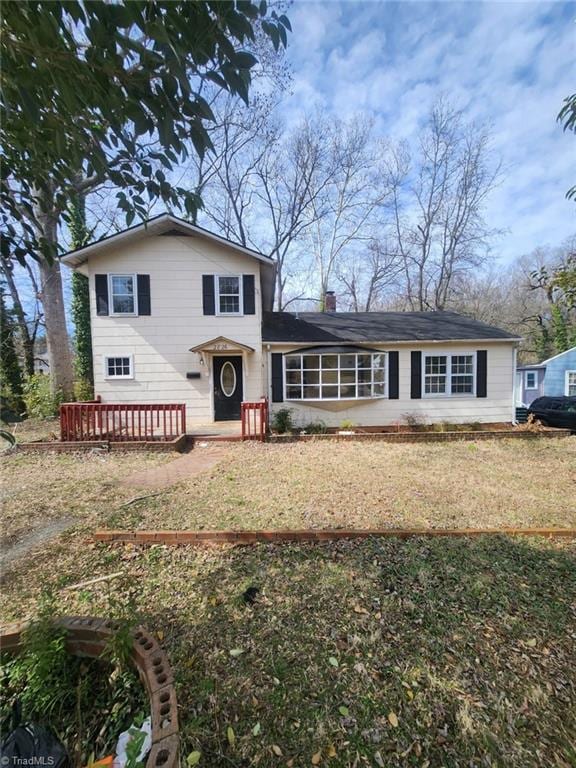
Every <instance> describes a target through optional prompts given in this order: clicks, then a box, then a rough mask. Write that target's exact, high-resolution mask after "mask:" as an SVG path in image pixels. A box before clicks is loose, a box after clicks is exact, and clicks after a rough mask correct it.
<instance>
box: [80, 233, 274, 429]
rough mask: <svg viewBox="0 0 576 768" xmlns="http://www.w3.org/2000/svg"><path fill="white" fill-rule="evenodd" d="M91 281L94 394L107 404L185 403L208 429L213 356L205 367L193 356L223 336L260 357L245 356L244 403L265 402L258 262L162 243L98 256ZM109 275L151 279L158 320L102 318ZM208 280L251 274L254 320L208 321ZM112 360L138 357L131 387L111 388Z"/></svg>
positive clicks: (181, 241)
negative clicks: (97, 278) (98, 290)
mask: <svg viewBox="0 0 576 768" xmlns="http://www.w3.org/2000/svg"><path fill="white" fill-rule="evenodd" d="M87 273H88V276H89V278H90V302H91V313H92V343H93V350H94V377H95V391H96V393H97V394H99V395H101V397H102V400H103V401H104V402H118V403H121V402H136V403H139V402H140V403H163V402H164V403H165V402H173V403H176V402H179V403H180V402H182V403H185V404H186V407H187V416H188V422H189V424H190V425H194V424H202V423H203V424H205V423H207V422H210V421H211V420H212V393H211V365H210V364H209V363H210V356H209V355H206V362H207V363H208V364H207V365H204V366H202V365H201V364H200V356H199V355H197V354H194V353H192V352H189V351H188V350H189V349H190V348H191V347H195V346H196V345H198V344H201V343H203V342H205V341H208V340H209V339H212V338H215V337H217V336H225V337H227V338H229V339H232V340H233V341H236V342H239V343H241V344H244V345H246V346H249V347H252V348H253V349H254V350H255V351H254V352H253V353H247V354H245V356H244V399H245V400H252V399H256V400H257V399H260V397H261V396H262V395H263V394H264V389H263V380H264V379H263V375H262V345H261V330H260V328H261V311H262V308H261V305H262V301H261V292H260V265H259V262H258V261H257V260H256V259H252V258H250V257H249V256H243V255H240V254H236V253H234V252H232V251H230V250H229V249H228V248H226V247H225V246H221V245H217V244H214V243H210V242H207V241H206V240H204V239H202V238H196V237H179V236H172V235H170V236H166V235H165V236H157V235H156V236H150V237H145V238H142V239H141V240H139V241H138V242H132V243H131V244H127V245H119V246H117V247H115V248H114V249H112V248H111V249H110V251H108V252H106V253H102V254H100V255H97V256H93V257H92V258H91V259H90V261H89V266H88V270H87ZM108 273H139V274H148V275H150V295H151V307H152V314H151V315H150V316H141V317H128V316H127V317H112V316H104V317H99V316H98V315H97V314H96V296H95V289H94V275H95V274H108ZM204 274H210V275H213V274H224V275H226V274H228V275H242V274H253V275H254V276H255V290H256V296H255V303H256V314H255V315H245V316H242V317H237V316H236V317H223V316H218V315H214V316H205V315H204V314H203V308H202V275H204ZM222 354H226V353H225V352H223V353H222ZM231 354H234V353H233V352H231ZM114 355H117V356H121V355H132V356H133V359H134V378H133V379H124V380H108V379H106V378H105V377H104V357H105V356H114ZM189 371H199V372H200V373H201V378H200V379H187V378H186V373H187V372H189Z"/></svg>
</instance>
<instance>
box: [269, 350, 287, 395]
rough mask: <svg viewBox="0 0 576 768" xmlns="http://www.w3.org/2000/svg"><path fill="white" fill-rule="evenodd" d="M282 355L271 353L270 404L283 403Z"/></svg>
mask: <svg viewBox="0 0 576 768" xmlns="http://www.w3.org/2000/svg"><path fill="white" fill-rule="evenodd" d="M282 358H283V355H281V354H279V353H277V352H273V353H272V402H273V403H282V402H284V366H283V364H282Z"/></svg>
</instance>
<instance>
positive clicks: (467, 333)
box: [262, 312, 519, 344]
mask: <svg viewBox="0 0 576 768" xmlns="http://www.w3.org/2000/svg"><path fill="white" fill-rule="evenodd" d="M262 340H263V341H265V342H271V343H274V342H277V343H281V342H284V343H286V342H287V343H292V342H293V343H302V342H304V343H309V344H310V343H332V344H341V343H342V342H369V343H374V342H393V341H408V342H409V341H460V340H462V341H472V340H474V341H514V340H519V339H518V336H515V335H514V334H512V333H508V331H503V330H502V329H501V328H495V327H494V326H493V325H487V324H486V323H481V322H479V321H478V320H473V319H472V318H470V317H464V316H463V315H459V314H457V313H456V312H299V313H291V312H265V313H264V319H263V323H262Z"/></svg>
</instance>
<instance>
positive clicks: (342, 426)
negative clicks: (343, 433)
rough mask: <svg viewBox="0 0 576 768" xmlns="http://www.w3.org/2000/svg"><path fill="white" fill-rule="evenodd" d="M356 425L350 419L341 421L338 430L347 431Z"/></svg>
mask: <svg viewBox="0 0 576 768" xmlns="http://www.w3.org/2000/svg"><path fill="white" fill-rule="evenodd" d="M355 426H356V424H355V423H354V422H353V421H352V419H342V421H341V422H340V429H344V430H349V429H354V427H355Z"/></svg>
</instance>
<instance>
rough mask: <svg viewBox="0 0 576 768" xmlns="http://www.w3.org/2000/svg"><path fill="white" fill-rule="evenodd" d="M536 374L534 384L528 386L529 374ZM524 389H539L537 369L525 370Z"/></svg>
mask: <svg viewBox="0 0 576 768" xmlns="http://www.w3.org/2000/svg"><path fill="white" fill-rule="evenodd" d="M529 374H530V375H533V376H534V386H533V387H530V386H528V375H529ZM524 389H538V374H537V373H536V371H524Z"/></svg>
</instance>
